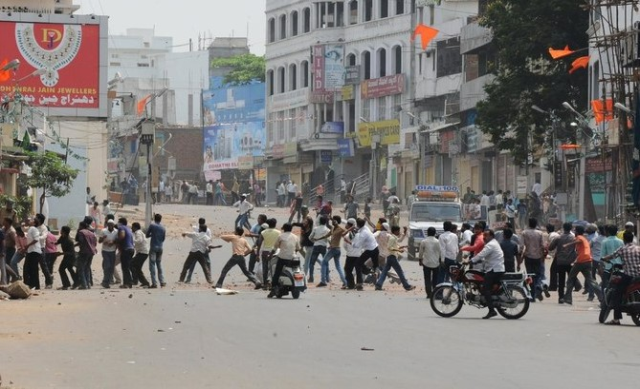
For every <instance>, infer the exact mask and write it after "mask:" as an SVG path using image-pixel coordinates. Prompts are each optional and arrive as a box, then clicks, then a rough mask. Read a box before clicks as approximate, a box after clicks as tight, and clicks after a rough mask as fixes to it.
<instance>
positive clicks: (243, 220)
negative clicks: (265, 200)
mask: <svg viewBox="0 0 640 389" xmlns="http://www.w3.org/2000/svg"><path fill="white" fill-rule="evenodd" d="M233 206H234V207H236V208H238V217H237V218H236V222H235V223H234V225H233V227H234V228H235V227H242V228H244V227H246V228H247V230H251V224H250V223H249V212H250V211H251V210H252V209H253V204H251V203H250V202H248V201H247V195H246V194H244V193H243V194H241V195H240V201H237V202H236V203H235V204H233Z"/></svg>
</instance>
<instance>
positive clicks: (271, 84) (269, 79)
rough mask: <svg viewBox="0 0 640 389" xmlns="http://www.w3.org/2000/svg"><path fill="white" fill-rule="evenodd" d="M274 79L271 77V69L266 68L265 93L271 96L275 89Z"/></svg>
mask: <svg viewBox="0 0 640 389" xmlns="http://www.w3.org/2000/svg"><path fill="white" fill-rule="evenodd" d="M274 82H275V80H274V79H273V70H267V93H268V94H269V96H273V92H274V90H275V84H274Z"/></svg>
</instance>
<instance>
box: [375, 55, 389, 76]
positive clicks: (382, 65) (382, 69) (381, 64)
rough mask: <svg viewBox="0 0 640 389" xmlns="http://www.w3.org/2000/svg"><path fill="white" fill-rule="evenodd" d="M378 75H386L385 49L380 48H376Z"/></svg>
mask: <svg viewBox="0 0 640 389" xmlns="http://www.w3.org/2000/svg"><path fill="white" fill-rule="evenodd" d="M377 65H378V77H384V76H386V75H387V50H386V49H380V50H378V58H377Z"/></svg>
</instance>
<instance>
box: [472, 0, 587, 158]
mask: <svg viewBox="0 0 640 389" xmlns="http://www.w3.org/2000/svg"><path fill="white" fill-rule="evenodd" d="M582 5H583V4H582V3H581V2H579V1H575V0H547V1H530V0H494V1H492V2H490V4H489V6H488V9H487V12H486V13H485V15H484V16H483V17H482V19H481V20H480V24H481V25H482V26H484V27H487V28H490V29H491V30H492V32H493V41H492V45H494V47H495V48H496V50H497V58H498V64H499V65H498V66H497V67H495V69H494V75H495V76H496V78H495V80H494V82H492V83H491V84H489V85H486V86H485V92H486V93H487V97H486V99H485V100H484V101H481V102H480V103H478V105H477V110H478V116H477V120H476V124H477V125H478V126H479V127H480V128H481V129H482V131H483V132H484V133H486V134H489V135H490V136H491V138H492V142H493V143H494V144H495V145H496V147H497V148H499V149H500V150H509V151H510V152H511V153H512V155H513V157H514V159H515V161H516V163H519V164H521V163H523V162H524V161H526V156H527V144H530V145H531V146H532V148H534V149H536V148H539V147H540V145H541V144H542V142H543V137H544V132H545V131H546V130H547V129H548V128H549V126H550V122H549V117H548V115H543V114H541V113H538V112H535V111H533V110H532V109H531V106H532V105H534V104H535V105H537V106H539V107H541V108H543V109H545V110H547V111H549V110H555V111H556V114H557V115H558V116H559V117H560V118H561V119H562V120H563V123H562V124H561V127H563V126H565V124H564V122H566V121H570V120H571V119H572V118H571V115H570V113H569V112H567V111H566V110H564V109H563V108H562V102H564V101H568V102H570V103H571V104H572V105H573V106H574V107H575V108H576V109H578V110H579V111H584V110H585V109H586V92H587V85H588V84H587V72H586V70H585V69H580V70H578V71H576V72H575V73H574V74H573V75H570V74H569V69H570V68H571V62H572V61H573V60H574V59H575V58H577V57H580V56H583V55H586V54H587V52H586V51H581V52H579V53H576V54H575V55H573V56H570V57H567V58H565V59H559V60H556V61H554V60H552V59H551V57H550V56H549V51H548V50H549V48H550V47H553V48H556V49H560V48H564V47H565V46H566V45H569V47H570V48H571V49H572V50H577V49H583V48H586V47H587V45H588V37H587V34H586V30H587V28H588V27H589V25H588V22H589V14H588V12H587V11H585V10H584V9H583V8H582V7H581V6H582ZM532 124H535V130H533V131H531V125H532ZM510 131H511V132H510ZM507 134H510V136H505V135H507Z"/></svg>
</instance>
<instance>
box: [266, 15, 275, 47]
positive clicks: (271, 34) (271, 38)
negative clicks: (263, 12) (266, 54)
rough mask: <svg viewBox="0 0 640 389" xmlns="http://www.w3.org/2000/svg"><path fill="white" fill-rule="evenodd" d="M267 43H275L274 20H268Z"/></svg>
mask: <svg viewBox="0 0 640 389" xmlns="http://www.w3.org/2000/svg"><path fill="white" fill-rule="evenodd" d="M268 25H269V31H268V35H269V43H273V42H275V41H276V20H275V19H274V18H271V19H269V23H268Z"/></svg>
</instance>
